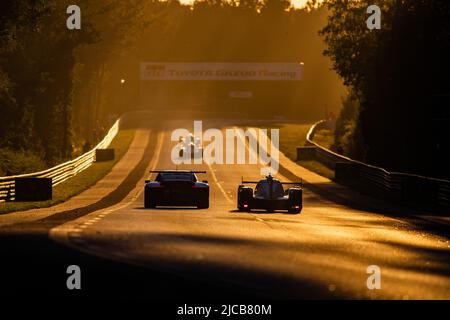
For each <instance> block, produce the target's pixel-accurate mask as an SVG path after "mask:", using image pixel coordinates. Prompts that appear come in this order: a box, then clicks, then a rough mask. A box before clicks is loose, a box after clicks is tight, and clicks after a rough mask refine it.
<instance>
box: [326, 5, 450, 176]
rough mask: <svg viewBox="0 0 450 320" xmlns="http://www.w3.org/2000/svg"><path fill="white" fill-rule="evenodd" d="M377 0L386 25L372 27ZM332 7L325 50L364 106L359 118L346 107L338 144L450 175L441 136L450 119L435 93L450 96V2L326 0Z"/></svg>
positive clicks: (388, 162) (404, 167)
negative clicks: (368, 23) (368, 10)
mask: <svg viewBox="0 0 450 320" xmlns="http://www.w3.org/2000/svg"><path fill="white" fill-rule="evenodd" d="M371 4H377V5H379V6H380V8H381V11H382V17H381V25H382V28H381V30H369V29H368V28H367V27H366V19H367V18H368V16H369V15H368V14H367V13H366V8H367V7H368V6H369V5H371ZM326 6H327V8H328V10H329V11H330V15H329V17H328V23H327V25H326V26H325V28H324V29H323V30H322V31H321V33H322V35H323V36H324V39H325V42H326V44H327V49H326V50H325V54H326V55H327V56H329V57H330V58H331V60H332V62H333V68H334V69H335V70H336V72H337V73H338V74H339V75H340V76H341V77H342V79H343V80H344V83H345V84H346V85H347V86H349V87H351V88H352V90H353V93H354V97H355V99H356V100H357V101H358V103H359V106H358V114H357V118H356V120H351V119H349V118H348V117H347V116H346V115H345V113H348V112H349V111H351V110H352V107H351V106H349V105H347V106H345V108H346V110H344V115H343V116H342V118H341V120H340V121H341V123H340V125H339V126H338V132H337V137H338V141H337V144H338V145H337V147H338V148H342V149H343V152H344V153H349V154H356V156H357V157H358V158H359V159H361V160H363V161H367V162H369V163H372V164H375V165H378V166H382V167H385V168H387V169H389V170H393V171H406V172H412V173H419V174H423V175H434V176H441V177H450V172H448V169H446V167H448V166H446V165H444V162H442V161H441V160H442V159H448V161H450V158H448V156H444V155H445V153H447V154H448V153H449V152H448V151H450V150H449V144H448V143H447V142H445V139H441V138H439V136H441V134H440V133H438V130H441V131H443V128H444V127H445V126H447V127H448V123H447V124H445V123H446V122H445V121H443V120H440V119H438V118H436V115H435V114H436V112H435V109H434V106H433V99H434V97H435V96H436V95H443V96H447V97H449V96H450V80H449V77H448V72H447V71H444V70H449V69H450V63H449V59H448V56H449V55H450V32H449V30H450V3H449V2H448V1H444V0H403V1H397V0H385V1H375V3H374V2H373V1H369V0H361V1H354V0H347V1H340V0H327V1H326ZM351 99H353V97H352V98H351ZM448 101H449V99H448V98H447V103H448ZM347 103H349V102H347ZM447 106H448V105H447ZM446 110H447V111H445V110H444V113H445V112H447V114H448V108H447V109H446ZM350 113H352V112H350ZM353 114H354V113H353ZM437 139H439V140H441V141H440V142H439V143H437ZM444 150H447V151H446V152H445V151H444ZM436 160H439V161H441V162H442V165H441V166H436V164H435V163H436ZM446 170H447V172H445V171H446Z"/></svg>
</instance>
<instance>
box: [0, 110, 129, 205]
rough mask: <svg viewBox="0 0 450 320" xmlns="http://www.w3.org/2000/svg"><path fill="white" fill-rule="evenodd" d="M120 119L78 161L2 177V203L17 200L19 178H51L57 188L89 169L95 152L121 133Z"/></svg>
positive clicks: (0, 197) (0, 183)
mask: <svg viewBox="0 0 450 320" xmlns="http://www.w3.org/2000/svg"><path fill="white" fill-rule="evenodd" d="M120 121H121V120H120V119H118V120H117V121H116V122H115V123H114V124H113V126H112V127H111V129H109V131H108V133H107V134H106V136H105V137H104V138H103V140H102V141H100V142H99V143H98V144H97V145H96V146H95V148H93V149H92V150H90V151H88V152H86V153H85V154H83V155H81V156H79V157H78V158H76V159H73V160H70V161H67V162H65V163H62V164H59V165H57V166H55V167H53V168H50V169H47V170H44V171H40V172H34V173H28V174H22V175H17V176H8V177H0V202H4V201H13V200H14V198H15V180H16V179H17V178H51V179H52V186H53V187H54V186H56V185H58V184H60V183H62V182H64V181H66V180H67V179H69V178H72V177H74V176H76V175H77V174H78V173H80V172H81V171H83V170H85V169H87V168H89V167H90V166H91V165H92V164H93V163H94V162H95V151H96V150H97V149H105V148H107V147H108V146H109V145H110V144H111V142H112V140H113V139H114V138H115V136H116V135H117V132H118V131H119V125H120Z"/></svg>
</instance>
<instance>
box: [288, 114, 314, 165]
mask: <svg viewBox="0 0 450 320" xmlns="http://www.w3.org/2000/svg"><path fill="white" fill-rule="evenodd" d="M311 126H312V123H306V124H281V125H280V150H281V151H282V152H283V153H284V154H285V155H286V157H288V158H289V159H291V160H292V161H295V160H296V158H297V147H301V146H304V145H305V142H306V135H307V134H308V131H309V128H311Z"/></svg>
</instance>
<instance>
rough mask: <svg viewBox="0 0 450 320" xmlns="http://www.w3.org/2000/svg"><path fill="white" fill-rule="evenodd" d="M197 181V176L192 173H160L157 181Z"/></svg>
mask: <svg viewBox="0 0 450 320" xmlns="http://www.w3.org/2000/svg"><path fill="white" fill-rule="evenodd" d="M169 180H171V181H174V180H175V181H193V182H195V181H197V178H196V176H195V174H193V173H191V172H160V173H159V174H158V176H157V177H156V181H169Z"/></svg>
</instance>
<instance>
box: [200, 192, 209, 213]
mask: <svg viewBox="0 0 450 320" xmlns="http://www.w3.org/2000/svg"><path fill="white" fill-rule="evenodd" d="M197 208H198V209H208V208H209V192H206V193H205V195H204V196H203V199H202V200H200V202H199V203H198V204H197Z"/></svg>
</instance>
